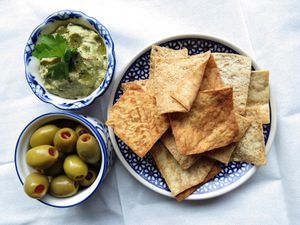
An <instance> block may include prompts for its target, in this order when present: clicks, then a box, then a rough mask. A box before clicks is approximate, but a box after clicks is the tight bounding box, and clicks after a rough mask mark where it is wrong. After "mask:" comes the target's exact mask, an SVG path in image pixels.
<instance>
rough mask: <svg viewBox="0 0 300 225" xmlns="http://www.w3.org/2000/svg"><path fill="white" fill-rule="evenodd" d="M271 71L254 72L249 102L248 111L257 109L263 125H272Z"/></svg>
mask: <svg viewBox="0 0 300 225" xmlns="http://www.w3.org/2000/svg"><path fill="white" fill-rule="evenodd" d="M269 98H270V90H269V71H267V70H264V71H253V72H252V73H251V77H250V85H249V92H248V100H247V106H246V107H247V109H257V110H258V114H259V115H258V116H259V117H260V120H261V121H262V123H263V124H268V123H270V111H269Z"/></svg>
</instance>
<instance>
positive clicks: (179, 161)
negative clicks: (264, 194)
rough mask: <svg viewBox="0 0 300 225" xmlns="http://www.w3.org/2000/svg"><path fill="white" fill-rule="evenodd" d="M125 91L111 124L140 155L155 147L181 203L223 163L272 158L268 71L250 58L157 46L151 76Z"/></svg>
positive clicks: (126, 86)
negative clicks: (267, 135) (266, 131)
mask: <svg viewBox="0 0 300 225" xmlns="http://www.w3.org/2000/svg"><path fill="white" fill-rule="evenodd" d="M122 89H123V91H124V94H123V95H122V96H121V98H120V99H119V101H118V102H117V103H116V104H115V105H114V106H113V107H112V108H111V109H110V112H109V119H108V121H107V122H106V124H107V125H109V126H111V127H112V128H113V129H114V132H115V134H116V135H117V136H118V137H119V138H120V139H121V140H122V141H123V142H124V143H125V144H127V145H128V146H129V147H130V148H131V149H132V150H133V151H134V152H135V153H136V154H137V155H138V156H140V157H144V156H145V155H146V154H147V153H148V152H150V153H151V155H152V157H153V159H154V161H155V163H156V165H157V167H158V169H159V170H160V172H161V174H162V176H163V177H164V178H165V180H166V182H167V185H168V186H169V188H170V190H171V193H172V194H173V195H174V196H175V197H176V199H177V201H182V200H183V199H185V198H186V197H188V196H189V195H190V194H192V193H193V192H194V191H195V190H196V189H197V188H198V187H199V186H201V185H203V184H204V183H205V182H207V181H209V180H210V179H212V178H213V177H214V176H215V175H217V174H218V173H219V172H220V170H221V168H220V163H223V164H228V163H229V162H230V161H243V162H248V163H252V164H255V165H264V164H266V153H265V144H264V136H263V131H262V124H264V123H270V118H269V73H268V71H254V72H251V59H250V58H249V57H246V56H241V55H237V54H227V53H211V52H205V53H202V54H198V55H193V56H190V55H188V52H187V50H186V49H182V50H172V49H169V48H164V47H159V46H153V47H152V51H151V56H150V74H149V79H148V80H139V81H133V82H129V83H124V84H123V85H122Z"/></svg>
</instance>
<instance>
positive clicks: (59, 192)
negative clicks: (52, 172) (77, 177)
mask: <svg viewBox="0 0 300 225" xmlns="http://www.w3.org/2000/svg"><path fill="white" fill-rule="evenodd" d="M78 187H79V185H78V183H77V182H76V181H73V180H71V179H70V178H69V177H67V176H66V175H60V176H57V177H54V178H53V179H52V181H51V184H50V194H51V195H53V196H55V197H59V198H64V197H70V196H72V195H75V194H76V193H77V191H78Z"/></svg>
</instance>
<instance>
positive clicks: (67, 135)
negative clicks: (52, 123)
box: [61, 131, 71, 139]
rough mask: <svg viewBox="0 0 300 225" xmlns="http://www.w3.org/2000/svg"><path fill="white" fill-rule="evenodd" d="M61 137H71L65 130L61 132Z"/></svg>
mask: <svg viewBox="0 0 300 225" xmlns="http://www.w3.org/2000/svg"><path fill="white" fill-rule="evenodd" d="M61 137H62V138H64V139H68V138H69V137H71V134H70V132H68V131H65V132H62V133H61Z"/></svg>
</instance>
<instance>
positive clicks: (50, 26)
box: [27, 19, 107, 103]
mask: <svg viewBox="0 0 300 225" xmlns="http://www.w3.org/2000/svg"><path fill="white" fill-rule="evenodd" d="M68 23H74V24H76V25H80V26H83V27H86V28H88V29H90V30H93V31H95V32H97V33H98V34H99V35H100V36H101V34H100V33H99V32H98V31H97V30H96V29H95V27H94V26H93V25H91V24H90V23H89V22H88V21H87V20H84V19H66V20H53V22H51V23H47V24H45V25H44V26H42V27H41V28H40V29H39V30H37V31H36V32H35V33H34V37H35V38H34V39H33V40H34V41H35V42H34V43H33V44H34V45H35V44H36V41H37V37H38V36H39V35H41V34H51V33H53V32H54V31H55V30H56V29H57V28H58V27H60V26H63V25H67V24H68ZM103 40H104V39H103ZM104 42H105V40H104ZM31 53H32V52H31ZM106 55H107V51H106ZM27 67H28V70H27V71H28V72H29V73H31V74H32V75H33V76H34V77H35V78H36V81H37V82H38V83H39V84H40V85H41V86H42V87H43V88H44V89H45V87H44V85H43V82H42V78H41V76H40V73H39V67H40V61H39V60H38V59H37V58H35V57H33V56H30V61H29V63H28V65H27ZM100 86H101V85H100ZM45 90H46V89H45ZM96 92H97V89H95V90H94V91H93V92H92V93H91V94H90V95H94V94H95V93H96ZM47 95H48V97H49V98H51V99H53V100H54V101H61V100H63V101H64V102H66V103H71V102H74V99H65V98H62V97H59V96H57V95H53V94H51V93H50V92H47ZM88 97H89V96H87V97H85V98H83V99H86V98H88Z"/></svg>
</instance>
